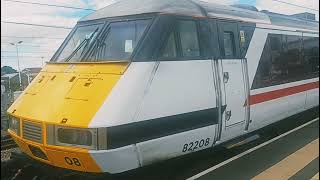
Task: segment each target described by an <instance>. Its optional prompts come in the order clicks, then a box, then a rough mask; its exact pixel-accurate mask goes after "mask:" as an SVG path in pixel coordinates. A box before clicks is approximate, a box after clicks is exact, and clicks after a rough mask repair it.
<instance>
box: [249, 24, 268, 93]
mask: <svg viewBox="0 0 320 180" xmlns="http://www.w3.org/2000/svg"><path fill="white" fill-rule="evenodd" d="M267 36H268V32H267V31H266V30H264V29H257V28H256V29H255V31H254V33H253V35H252V39H251V42H250V45H249V48H248V50H247V54H246V58H247V62H248V74H249V85H250V87H251V86H252V82H253V79H254V76H255V74H256V72H257V68H258V65H259V61H260V57H261V54H262V52H263V48H264V45H265V43H266V40H267Z"/></svg>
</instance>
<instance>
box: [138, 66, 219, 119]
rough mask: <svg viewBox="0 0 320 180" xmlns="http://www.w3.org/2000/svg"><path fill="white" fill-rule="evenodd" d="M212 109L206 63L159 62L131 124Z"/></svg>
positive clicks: (213, 100) (212, 93)
mask: <svg viewBox="0 0 320 180" xmlns="http://www.w3.org/2000/svg"><path fill="white" fill-rule="evenodd" d="M215 107H216V96H215V89H214V80H213V72H212V68H211V61H210V60H194V61H192V60H189V61H162V62H160V64H159V67H158V70H157V72H156V74H155V77H154V79H153V81H152V83H151V86H150V89H149V90H148V93H147V94H146V96H145V97H144V99H143V102H142V104H141V108H140V110H141V111H140V112H139V115H138V117H137V119H136V120H135V121H143V120H148V119H154V118H160V117H166V116H172V115H177V114H182V113H188V112H193V111H198V110H204V109H209V108H215Z"/></svg>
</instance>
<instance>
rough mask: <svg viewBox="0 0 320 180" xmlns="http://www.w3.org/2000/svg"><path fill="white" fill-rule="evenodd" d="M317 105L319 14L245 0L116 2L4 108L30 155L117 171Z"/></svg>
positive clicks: (89, 19)
mask: <svg viewBox="0 0 320 180" xmlns="http://www.w3.org/2000/svg"><path fill="white" fill-rule="evenodd" d="M317 106H319V22H317V21H316V20H315V19H314V15H312V14H310V13H300V14H294V15H283V14H278V13H274V12H269V11H265V10H262V11H259V10H258V9H257V8H255V7H253V6H248V5H231V6H227V5H219V4H214V3H208V2H204V1H197V0H162V1H158V0H122V1H118V2H116V3H114V4H111V5H109V6H106V7H105V8H102V9H100V10H97V11H95V12H93V13H92V14H89V15H87V16H85V17H83V18H81V19H80V20H79V21H78V22H77V24H76V25H75V27H74V28H73V30H72V31H71V32H70V34H69V35H68V36H67V37H66V39H65V40H64V41H63V43H62V44H61V46H60V47H59V48H58V49H57V51H56V52H55V54H54V55H53V56H52V58H51V59H50V61H48V62H47V63H46V65H45V66H44V67H43V69H42V70H41V72H40V73H39V74H38V75H37V76H36V78H35V79H34V80H33V81H32V82H31V84H30V85H29V86H28V87H27V88H26V89H25V90H24V91H23V93H22V94H21V95H20V96H19V98H18V99H17V100H16V101H15V102H14V103H13V104H12V106H11V107H10V108H9V109H8V110H7V113H8V114H9V116H10V122H9V124H10V127H9V130H8V132H9V133H10V135H11V136H12V138H13V139H14V140H15V142H16V143H17V144H18V146H19V148H20V149H21V151H22V152H23V153H25V154H26V155H27V156H30V157H31V158H33V159H34V160H36V161H39V162H41V163H45V164H49V165H52V166H54V167H59V168H63V169H68V170H72V171H77V172H86V173H110V174H116V173H122V172H125V171H129V170H133V169H137V168H140V167H143V166H147V165H150V164H154V163H157V162H160V161H164V160H167V159H171V158H174V157H178V156H183V155H186V154H190V153H194V152H197V151H201V150H204V149H208V148H214V147H217V146H219V145H221V144H222V143H226V142H230V141H231V140H233V139H235V138H238V137H242V136H244V135H246V134H249V133H251V132H254V131H257V130H259V129H261V128H263V127H265V126H267V125H270V124H272V123H275V122H277V121H280V120H282V119H284V118H287V117H289V116H292V115H295V114H298V113H301V112H304V111H307V110H308V109H311V108H315V107H317Z"/></svg>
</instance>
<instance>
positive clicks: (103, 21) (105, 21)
mask: <svg viewBox="0 0 320 180" xmlns="http://www.w3.org/2000/svg"><path fill="white" fill-rule="evenodd" d="M156 17H157V16H156V15H155V14H154V13H147V14H143V15H130V16H124V17H111V18H102V19H96V20H90V21H83V22H82V21H80V22H78V23H77V25H76V26H75V28H73V29H72V30H71V32H70V33H69V34H68V36H67V37H66V38H65V40H64V41H63V42H62V44H61V45H60V47H59V48H58V49H57V51H56V52H55V53H54V55H53V56H52V58H51V59H50V62H49V63H71V62H57V57H58V56H59V55H60V53H61V51H62V50H63V49H64V48H65V46H66V45H67V42H68V41H69V40H70V38H71V37H72V36H73V34H74V33H75V32H76V30H77V29H78V27H82V26H91V25H96V24H102V28H101V29H99V31H98V33H97V34H98V36H97V37H96V38H99V37H100V36H101V32H103V31H105V30H106V29H108V28H109V26H110V24H111V23H115V22H126V21H136V20H147V19H150V20H151V22H150V24H148V26H147V27H146V29H145V31H144V32H143V34H142V35H141V39H140V40H139V42H138V44H137V45H136V47H135V49H134V51H133V52H132V54H131V56H130V57H129V58H128V60H127V61H130V62H133V61H134V57H135V55H136V53H137V52H138V51H139V50H140V46H141V44H142V43H143V41H144V39H145V35H146V33H147V32H148V31H149V29H150V28H151V26H152V25H153V24H154V22H155V20H156ZM94 46H95V44H94V45H92V46H91V47H89V49H87V51H86V52H85V54H84V55H83V57H81V60H80V61H79V62H80V63H81V62H83V61H82V60H83V59H86V58H87V57H88V55H89V54H91V52H92V49H93V47H94ZM79 62H78V63H79ZM86 62H95V61H86ZM73 63H77V62H73Z"/></svg>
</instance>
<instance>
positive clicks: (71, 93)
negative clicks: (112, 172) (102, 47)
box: [8, 62, 129, 172]
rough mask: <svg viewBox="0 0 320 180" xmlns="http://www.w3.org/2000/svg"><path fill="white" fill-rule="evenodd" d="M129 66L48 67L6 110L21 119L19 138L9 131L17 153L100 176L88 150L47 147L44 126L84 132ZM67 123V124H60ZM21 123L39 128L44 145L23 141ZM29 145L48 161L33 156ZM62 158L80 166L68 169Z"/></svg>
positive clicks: (103, 64) (120, 63)
mask: <svg viewBox="0 0 320 180" xmlns="http://www.w3.org/2000/svg"><path fill="white" fill-rule="evenodd" d="M128 65H129V63H128V62H114V63H110V62H109V63H73V64H71V63H59V64H47V65H46V66H45V67H44V68H43V69H42V71H41V72H40V73H39V74H38V76H37V77H36V78H35V79H34V80H33V81H32V83H31V84H30V85H29V86H28V87H27V88H26V89H25V91H24V92H23V93H22V94H21V95H20V96H19V98H18V99H17V100H16V101H15V102H14V103H13V104H12V105H11V107H10V108H9V109H8V113H9V114H10V115H11V116H15V117H17V118H19V119H20V134H21V135H20V136H17V135H16V134H15V133H14V132H12V131H10V130H9V131H8V132H9V133H10V135H11V136H12V137H13V139H14V140H15V142H16V143H17V144H18V146H19V147H20V149H21V150H22V151H23V152H25V153H26V154H27V155H29V156H30V157H32V158H34V159H36V160H39V161H42V162H44V163H47V164H51V165H53V166H58V167H61V168H67V169H72V170H77V171H85V172H101V169H100V168H99V166H98V165H97V164H96V163H95V161H94V159H92V157H91V156H90V154H89V152H88V150H87V149H82V148H74V147H61V146H52V145H47V142H46V141H47V136H46V135H47V134H46V125H47V124H59V125H62V126H69V127H81V128H87V127H88V124H89V123H90V121H91V120H92V117H93V116H94V115H95V113H96V112H97V111H98V110H99V108H100V107H101V105H102V103H103V102H104V101H105V100H106V98H107V96H108V94H109V93H110V92H111V90H112V88H113V87H114V86H115V84H116V83H117V81H118V80H119V78H120V77H121V75H122V74H123V73H124V72H125V70H126V68H127V67H128ZM62 119H67V122H66V123H63V124H62V123H61V121H62ZM23 121H34V122H39V123H41V124H42V130H43V137H42V138H43V144H39V143H36V142H32V141H29V140H27V139H23V132H22V123H23ZM29 145H32V146H36V147H38V148H40V149H41V150H42V151H43V152H44V153H45V154H46V155H47V157H48V160H43V159H41V158H37V157H35V156H33V155H32V153H31V151H30V149H29V147H28V146H29ZM65 157H69V158H71V159H73V158H77V159H78V160H79V161H80V164H81V166H77V165H75V164H73V165H70V164H68V163H67V162H66V160H65Z"/></svg>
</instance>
